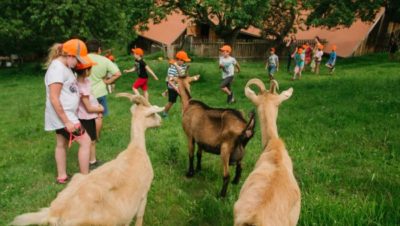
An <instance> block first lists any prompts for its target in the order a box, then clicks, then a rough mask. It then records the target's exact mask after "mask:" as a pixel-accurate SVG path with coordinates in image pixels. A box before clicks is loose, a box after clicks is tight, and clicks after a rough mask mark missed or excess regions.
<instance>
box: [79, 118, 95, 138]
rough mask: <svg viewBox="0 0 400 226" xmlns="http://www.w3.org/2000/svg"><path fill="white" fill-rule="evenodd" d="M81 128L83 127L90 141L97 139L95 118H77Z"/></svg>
mask: <svg viewBox="0 0 400 226" xmlns="http://www.w3.org/2000/svg"><path fill="white" fill-rule="evenodd" d="M79 121H80V122H81V125H82V126H83V128H85V130H86V132H87V133H88V135H89V137H90V139H91V140H92V141H95V140H97V134H96V120H95V119H79Z"/></svg>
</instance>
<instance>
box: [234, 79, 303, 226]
mask: <svg viewBox="0 0 400 226" xmlns="http://www.w3.org/2000/svg"><path fill="white" fill-rule="evenodd" d="M252 84H255V85H257V86H258V87H259V88H260V94H259V95H256V94H255V93H254V92H253V91H252V90H251V89H250V88H249V86H250V85H252ZM277 86H278V83H277V82H276V81H275V80H272V81H271V87H270V90H269V91H266V90H265V86H264V84H263V83H262V81H260V80H259V79H251V80H250V81H249V82H248V83H247V84H246V88H245V95H246V96H247V97H248V98H249V99H250V100H251V101H252V102H253V104H254V105H256V106H257V111H258V115H259V118H260V125H261V136H262V145H263V147H264V151H263V153H262V154H261V155H260V158H259V159H258V161H257V163H256V166H255V168H254V170H253V171H252V172H251V173H250V175H249V176H248V177H247V179H246V181H245V182H244V184H243V186H242V189H241V191H240V195H239V199H238V200H237V201H236V203H235V206H234V221H235V223H234V225H235V226H246V225H248V226H250V225H257V226H284V225H285V226H292V225H296V224H297V221H298V219H299V215H300V199H301V198H300V189H299V186H298V184H297V182H296V179H295V177H294V175H293V166H292V161H291V159H290V157H289V155H288V152H287V150H286V147H285V144H284V143H283V141H282V140H281V139H280V138H279V137H278V129H277V126H276V119H277V117H278V107H279V105H280V104H281V103H282V102H283V101H285V100H287V99H289V98H290V96H291V95H292V93H293V89H292V88H290V89H288V90H286V91H283V92H282V93H281V94H277V93H276V88H277Z"/></svg>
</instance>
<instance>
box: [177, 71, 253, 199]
mask: <svg viewBox="0 0 400 226" xmlns="http://www.w3.org/2000/svg"><path fill="white" fill-rule="evenodd" d="M197 79H198V77H197V78H196V77H189V76H187V77H179V78H177V81H178V88H179V93H180V95H181V101H182V108H183V116H182V125H183V130H184V131H185V134H186V136H187V139H188V146H189V170H188V172H187V177H192V176H194V172H195V171H194V166H193V161H194V144H195V143H196V144H197V146H198V150H197V168H196V170H197V171H200V170H201V157H202V152H203V150H204V151H206V152H209V153H213V154H217V155H220V156H221V160H222V164H223V170H224V172H223V173H224V177H223V186H222V189H221V192H220V195H221V196H222V197H225V196H226V191H227V188H228V183H229V179H230V175H229V165H233V164H235V163H236V174H235V178H234V179H233V181H232V183H234V184H237V183H239V180H240V175H241V172H242V165H241V160H242V158H243V156H244V153H245V147H246V144H247V142H249V140H250V139H251V138H252V137H253V135H254V127H255V117H254V112H251V113H250V116H249V122H246V120H245V118H244V117H243V115H242V113H241V112H239V111H237V110H235V109H221V108H211V107H209V106H207V105H206V104H204V103H203V102H200V101H197V100H192V99H191V96H190V82H191V81H193V80H197Z"/></svg>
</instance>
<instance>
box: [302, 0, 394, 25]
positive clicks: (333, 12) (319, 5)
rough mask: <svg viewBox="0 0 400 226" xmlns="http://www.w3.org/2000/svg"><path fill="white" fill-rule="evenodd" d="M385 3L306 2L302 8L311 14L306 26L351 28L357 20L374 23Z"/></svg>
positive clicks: (356, 0) (364, 0) (378, 0)
mask: <svg viewBox="0 0 400 226" xmlns="http://www.w3.org/2000/svg"><path fill="white" fill-rule="evenodd" d="M394 1H398V0H393V2H394ZM385 3H386V1H385V0H335V1H332V0H304V1H303V3H302V5H303V7H302V8H303V9H304V10H309V11H310V12H311V13H310V14H309V15H308V16H307V19H306V21H305V23H306V25H309V26H318V27H327V28H333V27H337V26H345V27H349V26H351V25H352V24H353V23H354V22H355V21H356V20H357V19H361V21H372V20H373V19H374V18H375V15H376V13H377V12H378V10H379V9H380V7H382V6H385Z"/></svg>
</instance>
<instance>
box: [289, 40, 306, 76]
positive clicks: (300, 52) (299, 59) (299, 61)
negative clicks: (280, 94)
mask: <svg viewBox="0 0 400 226" xmlns="http://www.w3.org/2000/svg"><path fill="white" fill-rule="evenodd" d="M294 60H295V63H296V66H295V68H294V75H293V77H292V80H295V79H296V78H298V79H301V72H302V71H303V68H304V60H305V53H304V49H303V47H302V46H299V47H298V48H297V52H296V54H295V55H294Z"/></svg>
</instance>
